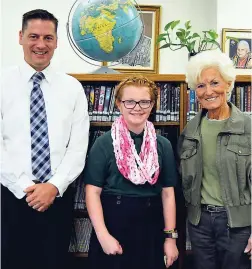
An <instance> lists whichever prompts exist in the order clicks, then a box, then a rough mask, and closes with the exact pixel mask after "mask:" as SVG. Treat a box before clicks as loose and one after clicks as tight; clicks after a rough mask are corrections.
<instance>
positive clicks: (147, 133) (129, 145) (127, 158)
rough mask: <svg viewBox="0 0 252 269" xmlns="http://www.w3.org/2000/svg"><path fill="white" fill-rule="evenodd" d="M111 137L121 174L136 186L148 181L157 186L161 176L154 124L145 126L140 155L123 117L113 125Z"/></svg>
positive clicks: (147, 123)
mask: <svg viewBox="0 0 252 269" xmlns="http://www.w3.org/2000/svg"><path fill="white" fill-rule="evenodd" d="M111 136H112V139H113V146H114V153H115V158H116V164H117V167H118V170H119V171H120V173H121V174H122V175H123V176H124V177H125V178H127V179H129V180H130V181H131V182H132V183H134V184H136V185H138V184H144V183H145V182H147V181H148V182H149V183H150V184H155V183H156V182H157V179H158V175H159V163H158V154H157V136H156V132H155V128H154V126H153V124H152V123H151V122H149V121H147V122H146V124H145V127H144V136H143V143H142V146H141V152H140V154H139V155H138V154H137V151H136V148H135V144H134V141H133V139H132V138H131V136H130V132H129V130H128V128H127V125H126V123H125V121H124V119H123V116H120V117H119V118H117V119H116V120H115V121H114V123H113V124H112V128H111Z"/></svg>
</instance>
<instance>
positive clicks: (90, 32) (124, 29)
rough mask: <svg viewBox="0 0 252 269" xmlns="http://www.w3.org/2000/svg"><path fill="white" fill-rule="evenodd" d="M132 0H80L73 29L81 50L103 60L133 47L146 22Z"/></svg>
mask: <svg viewBox="0 0 252 269" xmlns="http://www.w3.org/2000/svg"><path fill="white" fill-rule="evenodd" d="M135 4H136V3H135V1H132V0H90V1H88V0H86V1H77V2H76V3H75V5H74V6H73V8H72V14H73V15H72V17H71V20H70V23H71V25H70V26H69V27H70V31H72V38H73V40H74V43H75V47H77V49H78V51H79V52H80V53H81V54H83V55H84V56H86V57H88V58H90V59H92V60H95V61H100V62H113V61H116V60H118V59H120V58H122V57H123V56H125V55H127V54H128V53H129V52H130V51H132V50H133V49H134V48H135V47H136V45H137V44H138V42H139V41H140V39H141V37H142V34H143V22H142V19H141V16H140V14H139V12H138V10H137V8H136V7H135Z"/></svg>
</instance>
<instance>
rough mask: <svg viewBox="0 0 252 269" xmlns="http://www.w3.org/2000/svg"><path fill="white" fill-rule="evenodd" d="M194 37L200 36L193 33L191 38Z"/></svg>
mask: <svg viewBox="0 0 252 269" xmlns="http://www.w3.org/2000/svg"><path fill="white" fill-rule="evenodd" d="M196 37H200V35H199V34H197V33H193V35H192V38H196Z"/></svg>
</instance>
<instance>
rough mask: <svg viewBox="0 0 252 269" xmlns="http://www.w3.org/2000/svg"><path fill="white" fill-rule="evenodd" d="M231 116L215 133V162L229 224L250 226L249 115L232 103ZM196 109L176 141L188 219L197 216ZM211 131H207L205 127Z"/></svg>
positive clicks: (199, 160)
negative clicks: (216, 134) (220, 129)
mask: <svg viewBox="0 0 252 269" xmlns="http://www.w3.org/2000/svg"><path fill="white" fill-rule="evenodd" d="M228 105H229V106H230V107H231V116H230V118H229V119H228V121H227V122H226V124H225V126H224V128H223V130H222V131H221V132H220V133H219V134H218V136H217V145H216V147H217V148H216V165H217V169H218V174H219V178H220V187H221V195H222V200H223V203H224V206H225V207H226V210H227V215H228V222H229V226H230V227H245V226H249V225H251V188H250V186H251V118H250V117H249V116H248V115H245V114H244V113H242V112H241V111H240V110H239V109H238V108H237V107H235V106H234V105H233V104H231V103H228ZM206 112H207V111H206V110H204V109H203V110H202V111H200V112H199V113H198V114H197V115H196V116H195V117H194V118H193V119H192V120H191V121H190V122H189V123H188V124H187V126H186V127H185V129H184V130H183V132H182V134H181V136H180V137H179V141H178V157H179V160H180V173H181V177H182V185H183V192H184V196H185V200H186V204H187V207H188V219H189V221H190V222H191V223H192V224H194V225H197V224H198V223H199V220H200V216H201V182H202V167H203V166H202V139H201V133H200V123H201V119H202V117H203V115H205V114H206ZM209 132H211V130H209Z"/></svg>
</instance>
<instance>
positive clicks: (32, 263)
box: [1, 185, 73, 269]
mask: <svg viewBox="0 0 252 269" xmlns="http://www.w3.org/2000/svg"><path fill="white" fill-rule="evenodd" d="M72 192H73V191H72V187H69V188H68V189H67V191H66V192H65V193H64V195H63V197H62V198H56V199H55V201H54V203H53V205H51V206H50V207H49V209H47V211H45V212H38V211H36V210H34V209H32V208H30V207H29V206H28V204H27V202H26V201H25V199H26V198H25V197H24V198H23V199H17V198H16V197H15V196H14V195H13V194H12V193H11V192H10V191H9V190H8V189H7V188H5V187H4V186H2V185H1V224H2V225H1V245H2V247H1V252H2V255H1V264H2V267H1V268H2V269H17V268H25V269H42V268H43V269H58V268H60V269H62V268H65V267H64V266H65V264H66V258H67V253H68V248H69V242H70V236H71V228H72V216H73V199H72V197H73V196H72Z"/></svg>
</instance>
